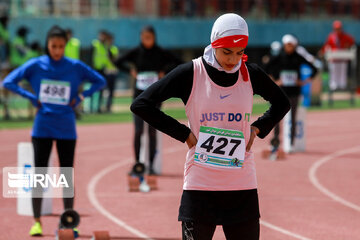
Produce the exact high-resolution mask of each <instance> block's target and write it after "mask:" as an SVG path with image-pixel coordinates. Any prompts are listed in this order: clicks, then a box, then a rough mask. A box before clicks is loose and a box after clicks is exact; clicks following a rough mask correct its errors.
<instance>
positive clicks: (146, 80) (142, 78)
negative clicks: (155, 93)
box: [136, 72, 159, 90]
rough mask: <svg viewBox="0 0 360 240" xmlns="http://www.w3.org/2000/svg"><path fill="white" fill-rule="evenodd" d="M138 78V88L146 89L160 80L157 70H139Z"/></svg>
mask: <svg viewBox="0 0 360 240" xmlns="http://www.w3.org/2000/svg"><path fill="white" fill-rule="evenodd" d="M136 78H137V79H136V88H137V89H140V90H146V89H147V88H148V87H150V85H151V84H153V83H155V82H157V81H158V80H159V76H158V74H157V72H139V73H138V74H137V77H136Z"/></svg>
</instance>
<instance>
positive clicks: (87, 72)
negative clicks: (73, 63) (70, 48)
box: [78, 61, 106, 97]
mask: <svg viewBox="0 0 360 240" xmlns="http://www.w3.org/2000/svg"><path fill="white" fill-rule="evenodd" d="M78 66H79V71H81V73H82V74H81V75H82V81H85V80H87V81H89V82H91V87H90V88H89V89H88V90H86V91H84V92H82V95H83V96H84V97H89V96H91V95H92V94H93V93H94V92H96V91H98V90H100V89H102V88H103V87H104V86H105V84H106V81H105V78H104V77H103V76H101V74H99V73H98V72H97V71H95V70H94V69H92V68H90V67H89V66H88V65H86V64H85V63H83V62H80V61H79V64H78Z"/></svg>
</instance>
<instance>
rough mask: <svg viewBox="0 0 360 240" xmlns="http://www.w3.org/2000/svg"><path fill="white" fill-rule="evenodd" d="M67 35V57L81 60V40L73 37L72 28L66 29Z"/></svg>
mask: <svg viewBox="0 0 360 240" xmlns="http://www.w3.org/2000/svg"><path fill="white" fill-rule="evenodd" d="M66 36H67V38H68V42H67V43H66V47H65V57H68V58H71V59H77V60H80V47H81V42H80V40H79V39H77V38H74V37H73V33H72V30H71V29H70V28H68V29H66Z"/></svg>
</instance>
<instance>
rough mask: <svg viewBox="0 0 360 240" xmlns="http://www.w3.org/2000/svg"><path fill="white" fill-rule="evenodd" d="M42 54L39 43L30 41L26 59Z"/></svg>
mask: <svg viewBox="0 0 360 240" xmlns="http://www.w3.org/2000/svg"><path fill="white" fill-rule="evenodd" d="M41 55H42V49H41V46H40V43H39V42H38V41H35V42H33V43H31V45H30V49H29V50H28V51H27V52H26V60H29V59H31V58H34V57H39V56H41Z"/></svg>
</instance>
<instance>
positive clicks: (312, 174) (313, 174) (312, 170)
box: [308, 146, 360, 212]
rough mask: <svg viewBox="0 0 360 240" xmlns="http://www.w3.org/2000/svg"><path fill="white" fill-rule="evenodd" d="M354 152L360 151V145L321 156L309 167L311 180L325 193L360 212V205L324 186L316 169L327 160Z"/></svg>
mask: <svg viewBox="0 0 360 240" xmlns="http://www.w3.org/2000/svg"><path fill="white" fill-rule="evenodd" d="M354 152H360V146H357V147H353V148H348V149H345V150H341V151H337V152H334V153H332V154H329V155H327V156H324V157H322V158H320V159H319V160H317V161H316V162H315V163H313V165H312V166H311V167H310V169H309V174H308V176H309V179H310V181H311V183H312V184H313V185H314V186H315V187H316V188H317V189H318V190H319V191H320V192H322V193H324V194H325V195H327V196H328V197H330V198H331V199H333V200H334V201H336V202H339V203H340V204H342V205H344V206H347V207H349V208H352V209H354V210H356V211H359V212H360V206H358V205H356V204H354V203H352V202H349V201H347V200H345V199H343V198H341V197H340V196H338V195H336V194H335V193H333V192H331V191H330V190H329V189H327V188H326V187H324V186H323V185H322V184H321V183H320V182H319V180H318V178H317V177H316V171H317V170H318V169H319V167H320V166H321V165H323V164H325V163H326V162H328V161H330V160H331V159H333V158H336V157H339V156H341V155H345V154H348V153H354Z"/></svg>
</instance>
